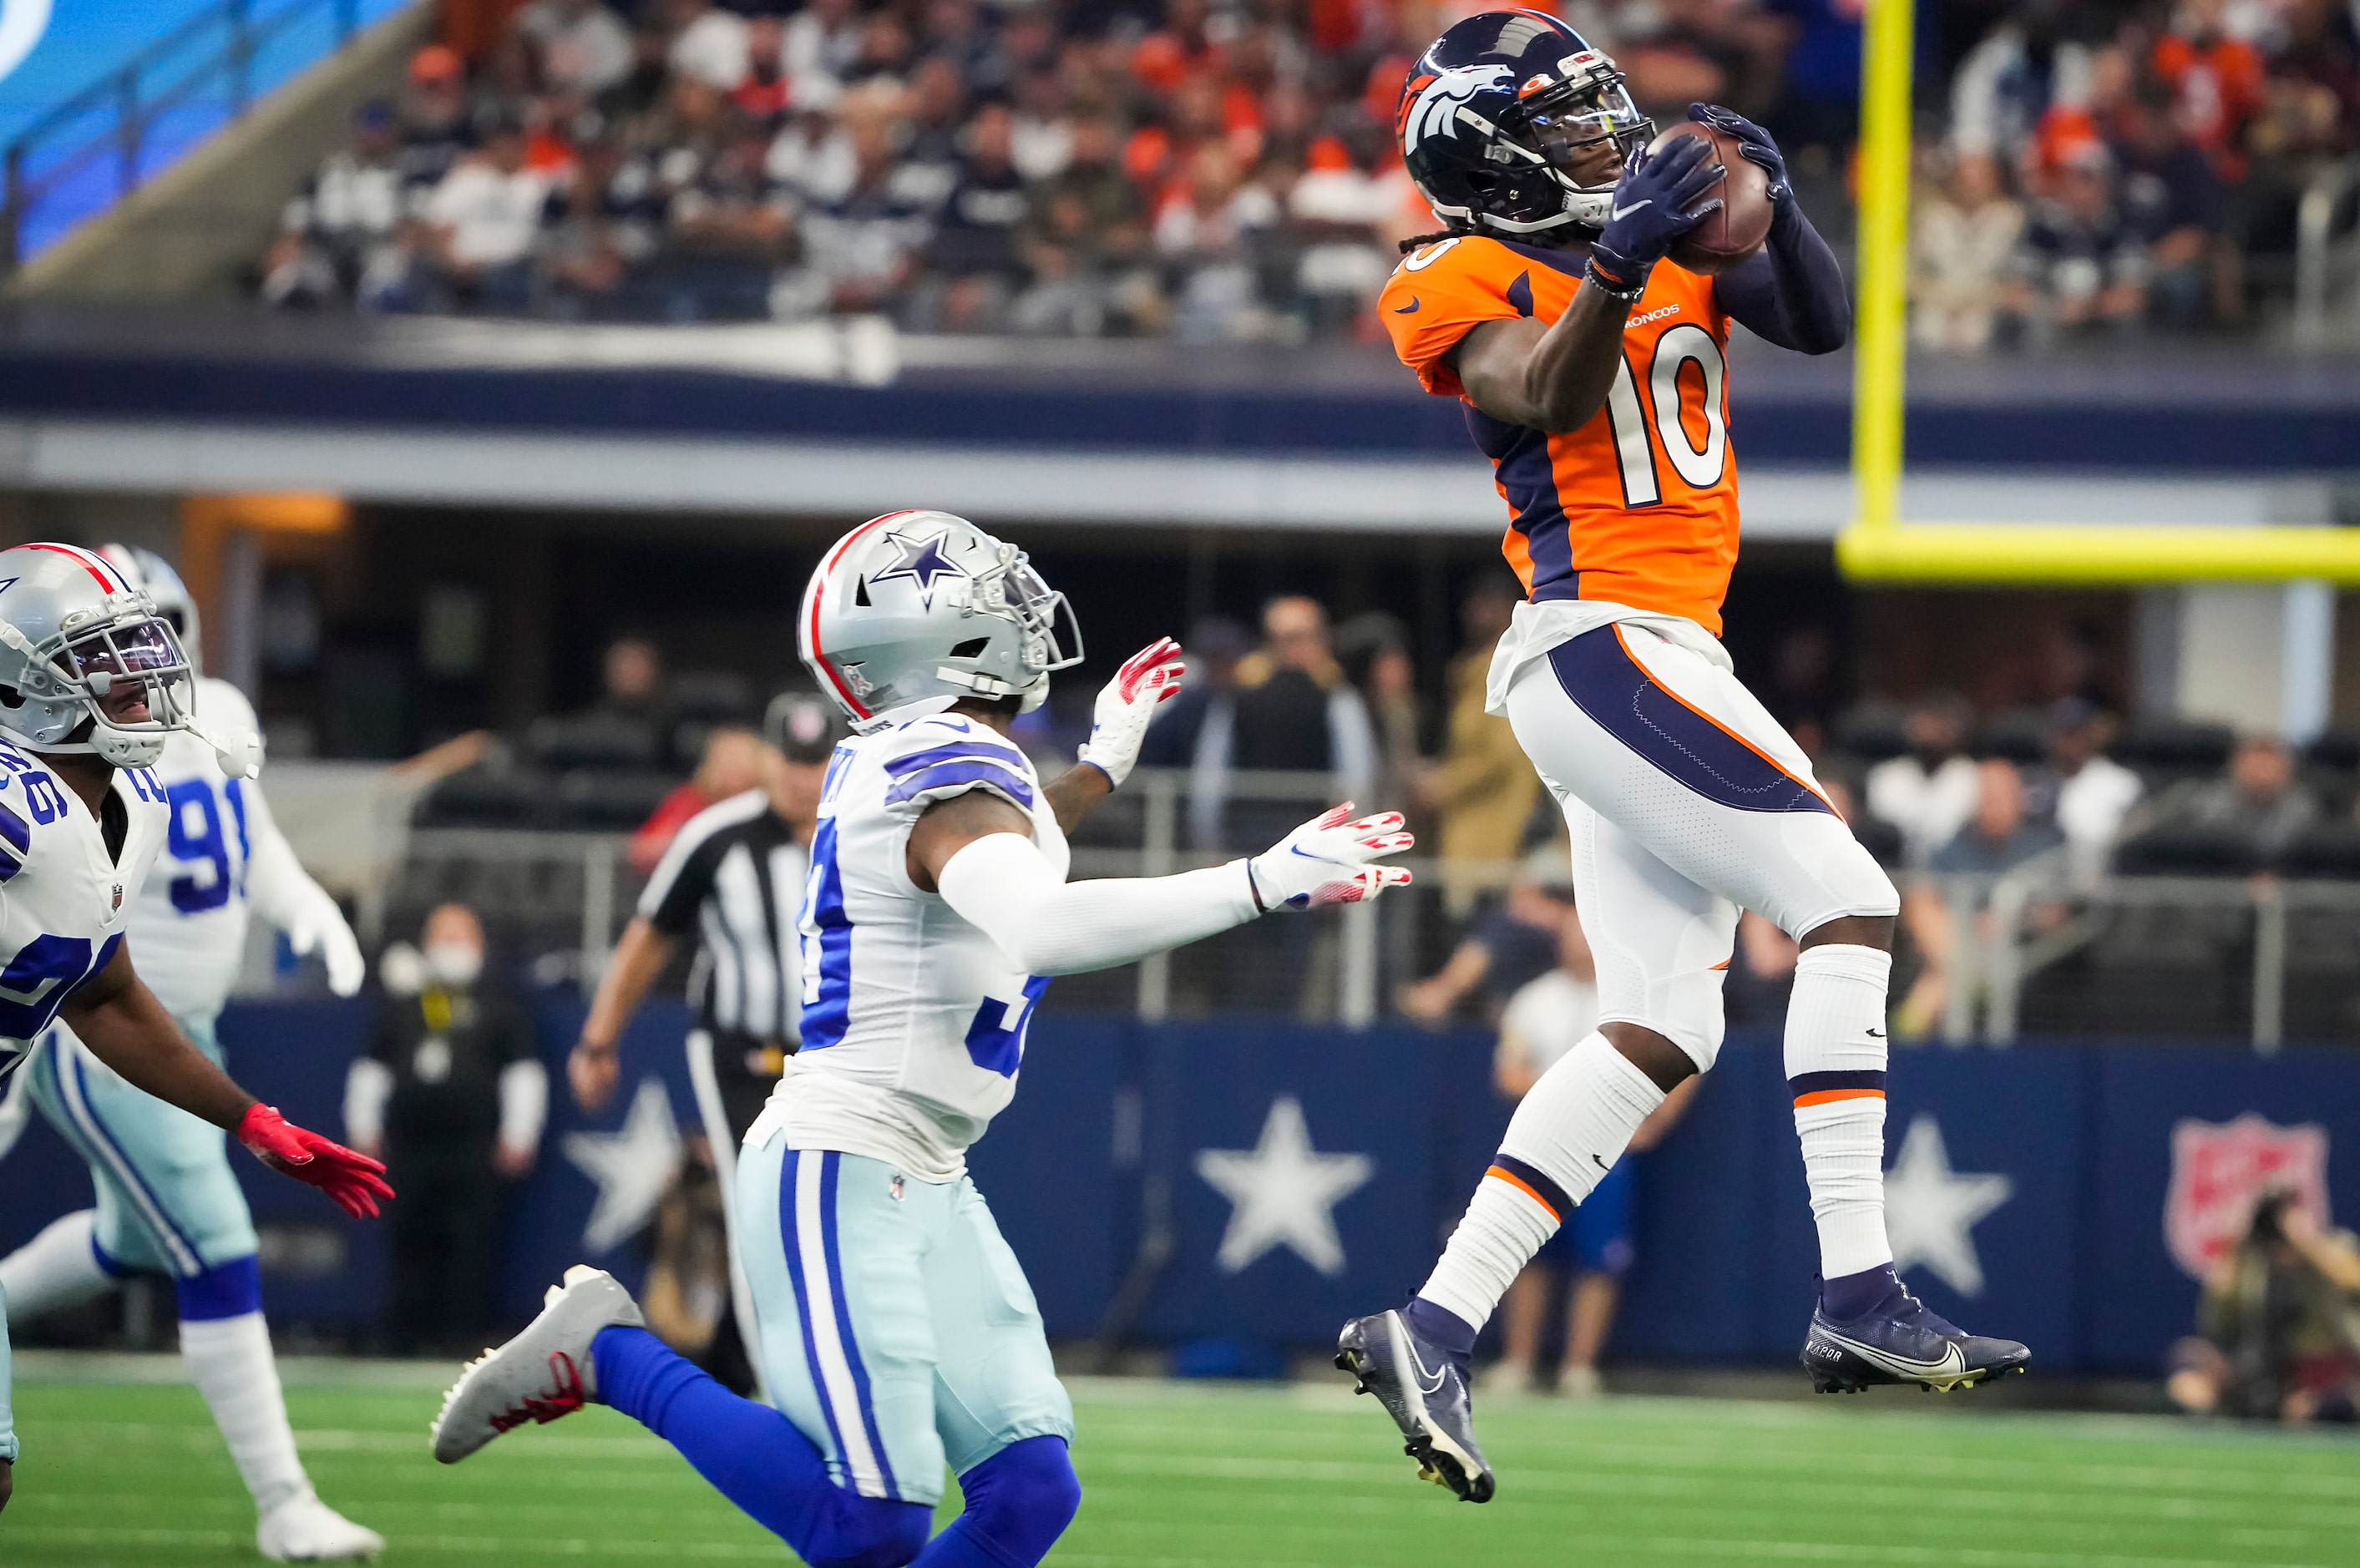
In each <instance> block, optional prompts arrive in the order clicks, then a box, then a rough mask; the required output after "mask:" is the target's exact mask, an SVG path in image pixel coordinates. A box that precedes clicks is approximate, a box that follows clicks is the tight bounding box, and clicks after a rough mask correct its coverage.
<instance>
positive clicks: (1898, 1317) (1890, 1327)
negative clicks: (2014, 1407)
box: [1803, 1286, 2032, 1394]
mask: <svg viewBox="0 0 2360 1568" xmlns="http://www.w3.org/2000/svg"><path fill="white" fill-rule="evenodd" d="M2031 1359H2032V1352H2030V1351H2029V1350H2027V1349H2026V1348H2025V1347H2024V1346H2023V1345H2018V1344H2016V1342H2015V1341H2014V1340H2011V1339H1985V1338H1984V1337H1983V1335H1981V1334H1962V1333H1961V1332H1960V1331H1959V1330H1958V1329H1957V1328H1955V1327H1953V1326H1951V1325H1950V1323H1945V1322H1944V1321H1943V1320H1942V1319H1941V1318H1939V1317H1938V1316H1937V1315H1935V1313H1934V1312H1933V1311H1932V1310H1931V1309H1929V1308H1928V1306H1927V1305H1926V1303H1925V1302H1923V1301H1919V1300H1918V1299H1917V1297H1915V1296H1913V1295H1911V1294H1910V1293H1909V1292H1908V1290H1907V1289H1904V1288H1901V1287H1898V1286H1896V1288H1895V1289H1894V1290H1889V1291H1887V1292H1886V1293H1885V1299H1884V1300H1883V1301H1879V1302H1877V1304H1876V1305H1875V1306H1874V1307H1872V1308H1870V1309H1869V1310H1868V1311H1866V1312H1863V1313H1861V1314H1860V1316H1858V1317H1856V1318H1852V1319H1849V1320H1838V1319H1833V1318H1830V1317H1829V1316H1828V1310H1827V1307H1826V1305H1825V1303H1824V1302H1822V1303H1821V1305H1819V1307H1818V1308H1817V1309H1815V1310H1814V1311H1813V1312H1812V1313H1811V1332H1810V1335H1809V1337H1808V1338H1807V1339H1805V1340H1804V1341H1803V1365H1804V1367H1807V1368H1808V1370H1809V1371H1810V1374H1811V1387H1812V1388H1816V1389H1817V1390H1818V1391H1819V1392H1820V1393H1822V1394H1857V1393H1859V1392H1860V1391H1861V1390H1862V1389H1863V1388H1867V1387H1868V1386H1869V1385H1870V1384H1872V1383H1915V1384H1917V1386H1918V1387H1919V1388H1924V1389H1926V1390H1927V1391H1928V1392H1929V1393H1932V1392H1938V1391H1939V1392H1941V1393H1945V1394H1947V1393H1949V1392H1950V1390H1951V1389H1953V1388H1973V1387H1974V1386H1975V1385H1976V1384H1978V1383H1988V1382H1990V1381H1991V1380H1992V1379H1993V1378H1994V1377H2003V1376H2005V1375H2006V1374H2007V1373H2010V1372H2021V1371H2023V1370H2024V1367H2025V1364H2026V1363H2027V1362H2028V1361H2030V1360H2031Z"/></svg>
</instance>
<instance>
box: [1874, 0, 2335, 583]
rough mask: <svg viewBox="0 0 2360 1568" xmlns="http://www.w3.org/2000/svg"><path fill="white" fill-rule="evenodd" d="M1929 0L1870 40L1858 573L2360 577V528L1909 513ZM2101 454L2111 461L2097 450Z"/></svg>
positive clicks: (1945, 579) (1961, 578) (2048, 579)
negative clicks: (1916, 235) (1919, 105)
mask: <svg viewBox="0 0 2360 1568" xmlns="http://www.w3.org/2000/svg"><path fill="white" fill-rule="evenodd" d="M1915 5H1916V0H1868V3H1867V6H1866V14H1865V16H1864V18H1863V29H1864V34H1863V39H1862V49H1861V138H1860V164H1859V190H1860V212H1859V223H1858V234H1859V236H1860V237H1859V248H1858V251H1857V253H1856V277H1857V288H1858V290H1859V299H1858V303H1857V306H1856V314H1855V320H1854V327H1853V332H1852V507H1853V511H1852V521H1851V523H1850V525H1849V526H1848V527H1846V528H1843V529H1842V530H1841V532H1840V533H1839V534H1838V535H1837V536H1836V563H1837V566H1838V568H1839V569H1840V570H1841V572H1842V573H1843V574H1844V575H1845V576H1846V577H1848V578H1851V579H1852V580H1854V581H1865V582H1891V583H1960V584H1966V583H2019V584H2027V585H2029V584H2034V583H2056V584H2066V583H2075V584H2103V583H2116V584H2136V583H2188V582H2232V581H2245V582H2273V583H2283V582H2290V581H2294V580H2297V579H2303V578H2318V579H2323V580H2325V581H2327V582H2331V583H2342V584H2355V585H2360V528H2332V527H2323V528H2296V527H2285V526H2267V525H2263V526H2254V527H2233V526H2221V525H2188V526H2180V525H2153V524H2150V525H2123V526H2118V525H2113V524H2093V523H2075V522H2070V521H2067V520H2065V519H2062V518H2060V519H2059V520H2057V521H2056V522H2054V523H1994V522H1980V523H1979V522H1972V521H1961V522H1904V521H1903V520H1902V518H1901V477H1902V472H1903V463H1904V450H1903V449H1904V419H1905V417H1906V413H1907V376H1908V353H1909V320H1908V293H1909V195H1910V182H1911V177H1912V164H1913V150H1914V149H1913V146H1912V143H1913V135H1912V129H1913V127H1912V113H1913V107H1912V103H1911V95H1912V88H1913V82H1912V76H1913V74H1914V71H1915V49H1914V44H1913V40H1912V36H1911V35H1912V31H1913V24H1914V21H1915V16H1914V9H1915ZM2091 466H2092V467H2093V468H2094V467H2099V466H2102V464H2101V463H2098V462H2096V461H2094V460H2093V461H2092V464H2091Z"/></svg>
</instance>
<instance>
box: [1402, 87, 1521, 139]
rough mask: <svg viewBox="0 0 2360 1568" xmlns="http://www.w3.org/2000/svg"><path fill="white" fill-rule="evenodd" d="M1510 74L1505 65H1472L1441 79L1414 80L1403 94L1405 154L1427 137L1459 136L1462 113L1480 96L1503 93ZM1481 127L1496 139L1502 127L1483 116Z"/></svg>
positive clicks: (1479, 119)
mask: <svg viewBox="0 0 2360 1568" xmlns="http://www.w3.org/2000/svg"><path fill="white" fill-rule="evenodd" d="M1509 76H1510V72H1509V70H1508V68H1507V67H1506V66H1504V65H1469V66H1461V67H1459V69H1457V70H1455V71H1444V72H1443V73H1442V74H1440V75H1439V76H1425V77H1416V78H1413V79H1412V80H1411V81H1410V82H1409V84H1408V86H1407V88H1406V89H1405V90H1404V92H1403V93H1402V108H1401V114H1400V116H1399V122H1398V127H1397V128H1398V129H1399V130H1400V132H1401V138H1402V149H1403V151H1404V152H1405V153H1406V152H1411V151H1415V149H1416V148H1417V147H1418V146H1419V145H1420V144H1421V143H1423V142H1424V141H1425V140H1426V138H1427V137H1428V136H1455V135H1457V134H1458V120H1459V113H1460V112H1461V111H1462V110H1464V109H1465V108H1466V107H1467V105H1468V104H1470V103H1473V102H1474V101H1475V98H1476V96H1477V95H1478V94H1480V93H1497V92H1501V91H1502V90H1504V89H1505V88H1506V87H1507V85H1508V82H1509ZM1475 118H1476V119H1477V121H1478V123H1479V125H1480V128H1481V129H1482V130H1483V131H1485V132H1486V133H1488V134H1491V135H1493V136H1496V135H1498V134H1499V127H1498V126H1496V125H1492V124H1491V122H1490V121H1488V120H1484V119H1483V118H1482V117H1481V116H1480V115H1477V116H1475Z"/></svg>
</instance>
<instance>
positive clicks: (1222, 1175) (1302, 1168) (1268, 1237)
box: [1196, 1094, 1377, 1276]
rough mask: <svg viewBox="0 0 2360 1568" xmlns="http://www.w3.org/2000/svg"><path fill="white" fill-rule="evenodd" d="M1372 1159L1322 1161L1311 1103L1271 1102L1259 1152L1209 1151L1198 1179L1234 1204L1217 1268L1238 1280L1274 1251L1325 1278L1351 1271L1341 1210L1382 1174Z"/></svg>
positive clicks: (1286, 1097) (1288, 1098) (1200, 1157)
mask: <svg viewBox="0 0 2360 1568" xmlns="http://www.w3.org/2000/svg"><path fill="white" fill-rule="evenodd" d="M1376 1169H1377V1162H1376V1161H1375V1160H1371V1159H1370V1158H1369V1157H1368V1156H1367V1155H1365V1154H1321V1153H1319V1152H1318V1151H1317V1150H1316V1149H1313V1148H1312V1147H1311V1128H1310V1127H1309V1125H1308V1124H1307V1123H1306V1122H1305V1121H1304V1119H1303V1103H1302V1102H1301V1101H1299V1100H1297V1099H1296V1098H1295V1096H1294V1095H1292V1094H1281V1095H1280V1096H1279V1097H1278V1098H1277V1099H1275V1100H1273V1101H1272V1102H1271V1103H1270V1115H1269V1116H1267V1117H1265V1118H1264V1119H1263V1121H1262V1137H1261V1138H1260V1139H1259V1140H1258V1141H1257V1142H1256V1143H1255V1144H1254V1146H1253V1148H1251V1149H1199V1150H1198V1151H1197V1153H1196V1174H1197V1175H1199V1176H1202V1177H1203V1178H1204V1179H1205V1180H1206V1181H1209V1182H1211V1183H1212V1184H1213V1186H1214V1187H1215V1188H1216V1189H1218V1191H1219V1192H1220V1194H1221V1195H1222V1196H1223V1197H1225V1198H1227V1199H1229V1204H1230V1208H1229V1229H1227V1230H1226V1231H1224V1232H1222V1234H1221V1250H1220V1251H1219V1253H1218V1254H1217V1255H1216V1257H1215V1259H1214V1260H1215V1261H1216V1262H1218V1264H1219V1265H1220V1266H1221V1271H1222V1272H1223V1273H1225V1274H1235V1273H1237V1272H1239V1271H1240V1269H1244V1268H1245V1267H1246V1266H1247V1265H1248V1264H1250V1263H1251V1262H1252V1261H1253V1260H1254V1259H1255V1258H1260V1257H1261V1256H1262V1254H1263V1253H1265V1252H1268V1251H1269V1250H1270V1249H1271V1248H1273V1247H1289V1248H1292V1249H1293V1251H1294V1252H1295V1256H1296V1257H1298V1258H1302V1259H1303V1261H1305V1262H1306V1263H1308V1264H1309V1265H1311V1267H1313V1268H1314V1269H1317V1270H1319V1272H1321V1273H1322V1274H1327V1275H1331V1276H1332V1275H1337V1274H1341V1273H1342V1272H1343V1271H1344V1243H1343V1241H1342V1240H1341V1239H1340V1238H1339V1237H1338V1236H1337V1235H1336V1214H1335V1210H1336V1205H1337V1204H1338V1203H1342V1202H1343V1201H1344V1200H1345V1199H1346V1198H1347V1197H1349V1196H1350V1195H1351V1194H1352V1193H1353V1192H1355V1191H1357V1190H1358V1189H1359V1188H1360V1186H1361V1185H1362V1184H1363V1183H1365V1182H1366V1181H1368V1179H1369V1178H1370V1177H1371V1176H1372V1175H1374V1174H1375V1173H1376Z"/></svg>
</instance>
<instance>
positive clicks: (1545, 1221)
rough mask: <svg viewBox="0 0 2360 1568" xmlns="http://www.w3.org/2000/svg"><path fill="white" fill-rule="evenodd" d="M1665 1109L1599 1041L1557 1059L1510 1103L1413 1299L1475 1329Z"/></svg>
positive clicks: (1658, 1095)
mask: <svg viewBox="0 0 2360 1568" xmlns="http://www.w3.org/2000/svg"><path fill="white" fill-rule="evenodd" d="M1663 1103H1664V1092H1663V1091H1662V1090H1661V1089H1658V1088H1656V1087H1655V1081H1654V1080H1653V1079H1651V1078H1649V1077H1648V1076H1647V1075H1646V1074H1645V1073H1642V1072H1640V1071H1639V1069H1638V1068H1636V1067H1634V1066H1633V1065H1632V1063H1631V1060H1630V1058H1628V1057H1626V1056H1624V1055H1623V1054H1622V1052H1621V1051H1617V1050H1615V1049H1614V1048H1613V1047H1612V1045H1610V1044H1608V1043H1607V1041H1606V1037H1605V1036H1604V1035H1602V1034H1592V1035H1590V1036H1589V1037H1587V1038H1586V1039H1584V1040H1582V1042H1581V1043H1580V1044H1579V1045H1577V1046H1575V1047H1574V1048H1573V1049H1572V1050H1571V1051H1568V1052H1567V1053H1566V1054H1565V1055H1564V1056H1563V1057H1561V1058H1559V1059H1558V1061H1557V1065H1555V1066H1554V1067H1551V1068H1550V1069H1549V1070H1548V1071H1547V1072H1546V1073H1542V1074H1541V1080H1540V1082H1539V1083H1535V1084H1534V1085H1533V1090H1532V1093H1531V1094H1526V1095H1525V1096H1524V1101H1523V1103H1522V1104H1520V1105H1517V1106H1516V1114H1515V1116H1513V1117H1512V1118H1511V1119H1510V1120H1509V1122H1508V1133H1507V1137H1506V1138H1503V1139H1502V1140H1501V1144H1500V1153H1499V1156H1498V1158H1497V1159H1495V1160H1493V1161H1492V1163H1491V1170H1489V1171H1485V1172H1484V1173H1483V1181H1482V1184H1481V1185H1480V1186H1478V1187H1477V1188H1476V1189H1475V1196H1474V1199H1473V1200H1472V1201H1471V1202H1470V1203H1468V1205H1467V1213H1466V1214H1465V1215H1464V1216H1463V1217H1462V1218H1461V1219H1460V1220H1459V1227H1458V1228H1457V1229H1456V1230H1454V1231H1452V1232H1451V1233H1450V1243H1449V1245H1448V1247H1444V1248H1443V1249H1442V1258H1441V1260H1440V1261H1439V1262H1437V1263H1436V1264H1435V1266H1434V1273H1433V1274H1432V1275H1431V1276H1430V1277H1429V1278H1428V1279H1426V1284H1425V1286H1424V1287H1423V1288H1422V1289H1421V1290H1419V1291H1418V1294H1419V1295H1420V1296H1423V1297H1424V1298H1425V1299H1426V1300H1427V1301H1432V1302H1433V1303H1434V1304H1435V1305H1436V1306H1437V1307H1441V1308H1443V1309H1444V1310H1445V1311H1448V1312H1452V1313H1454V1314H1455V1315H1457V1316H1459V1317H1460V1318H1463V1319H1464V1320H1466V1321H1467V1322H1468V1323H1472V1324H1473V1325H1474V1326H1475V1327H1477V1328H1479V1329H1480V1328H1481V1327H1482V1326H1483V1324H1484V1323H1485V1322H1487V1321H1488V1320H1489V1319H1490V1318H1491V1313H1492V1312H1493V1311H1494V1310H1495V1309H1496V1308H1497V1307H1498V1306H1499V1304H1500V1298H1501V1297H1502V1296H1504V1295H1506V1294H1507V1292H1508V1286H1509V1284H1510V1283H1511V1282H1513V1280H1514V1279H1515V1278H1516V1276H1517V1275H1518V1274H1519V1273H1521V1272H1522V1271H1523V1270H1524V1265H1525V1264H1527V1263H1530V1262H1531V1261H1532V1260H1533V1254H1534V1253H1535V1252H1538V1251H1539V1250H1540V1249H1541V1245H1542V1243H1544V1242H1546V1241H1547V1240H1548V1238H1549V1237H1550V1236H1553V1235H1555V1234H1556V1232H1557V1226H1558V1225H1560V1224H1562V1223H1563V1222H1564V1219H1565V1216H1566V1214H1568V1212H1569V1211H1570V1210H1571V1208H1572V1207H1573V1205H1574V1204H1576V1203H1580V1202H1581V1200H1582V1199H1584V1198H1587V1197H1588V1196H1590V1190H1591V1189H1592V1188H1594V1187H1596V1186H1597V1185H1598V1180H1599V1178H1600V1177H1601V1176H1603V1175H1605V1174H1606V1172H1607V1171H1609V1170H1611V1169H1612V1167H1613V1164H1614V1161H1615V1160H1619V1159H1621V1158H1622V1150H1623V1149H1624V1147H1625V1146H1626V1145H1628V1144H1629V1143H1630V1141H1631V1135H1632V1134H1633V1132H1635V1131H1637V1130H1638V1127H1639V1124H1640V1123H1641V1122H1643V1121H1644V1120H1646V1119H1647V1113H1649V1112H1650V1111H1652V1110H1654V1109H1655V1107H1656V1106H1657V1105H1662V1104H1663Z"/></svg>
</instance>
